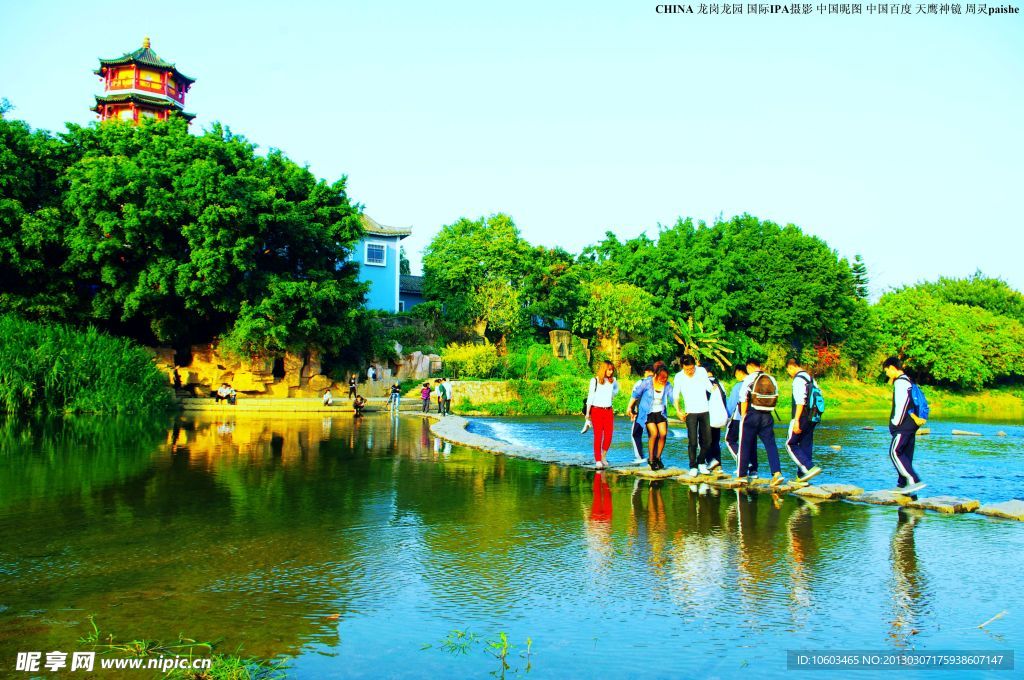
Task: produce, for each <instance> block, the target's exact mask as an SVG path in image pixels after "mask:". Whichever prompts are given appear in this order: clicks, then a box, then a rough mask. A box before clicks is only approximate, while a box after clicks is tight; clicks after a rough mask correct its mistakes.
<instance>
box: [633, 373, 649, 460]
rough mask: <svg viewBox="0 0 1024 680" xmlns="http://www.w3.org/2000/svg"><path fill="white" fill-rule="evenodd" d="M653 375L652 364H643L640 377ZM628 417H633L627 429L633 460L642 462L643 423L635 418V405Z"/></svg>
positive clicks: (645, 377)
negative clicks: (642, 374)
mask: <svg viewBox="0 0 1024 680" xmlns="http://www.w3.org/2000/svg"><path fill="white" fill-rule="evenodd" d="M653 375H654V364H648V365H647V366H644V377H643V378H642V379H641V382H642V381H643V380H647V379H648V378H650V377H651V376H653ZM628 415H629V416H630V418H632V419H633V426H632V427H630V429H629V439H630V441H632V442H633V462H634V463H642V462H644V460H645V459H644V426H643V423H638V422H637V421H636V419H635V416H636V406H635V405H634V406H633V410H632V411H630V412H629V413H628Z"/></svg>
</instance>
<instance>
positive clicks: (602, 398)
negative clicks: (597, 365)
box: [587, 378, 619, 408]
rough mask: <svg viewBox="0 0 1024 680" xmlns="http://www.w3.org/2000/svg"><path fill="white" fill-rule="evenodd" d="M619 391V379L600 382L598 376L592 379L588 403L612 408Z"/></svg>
mask: <svg viewBox="0 0 1024 680" xmlns="http://www.w3.org/2000/svg"><path fill="white" fill-rule="evenodd" d="M618 393H619V381H618V380H614V379H613V380H611V381H608V382H605V384H603V385H602V384H600V383H599V382H597V378H591V379H590V392H589V393H588V394H587V404H588V405H589V406H597V407H599V408H611V407H612V399H614V398H615V395H616V394H618Z"/></svg>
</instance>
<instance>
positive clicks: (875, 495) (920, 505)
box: [429, 414, 1024, 521]
mask: <svg viewBox="0 0 1024 680" xmlns="http://www.w3.org/2000/svg"><path fill="white" fill-rule="evenodd" d="M429 417H430V418H431V419H432V420H434V422H433V423H432V424H431V426H430V431H431V432H432V433H433V434H434V435H435V436H437V437H440V438H441V439H444V440H446V441H449V442H452V443H453V444H461V445H463V446H469V447H472V448H474V449H479V450H481V451H487V452H490V453H495V454H501V455H503V456H512V457H515V458H525V459H528V460H536V461H541V462H544V463H553V464H555V465H565V466H576V467H584V468H589V469H594V464H593V460H592V458H591V456H589V455H584V454H567V453H565V452H562V451H556V450H554V449H544V448H533V447H524V446H519V445H514V444H509V443H508V442H503V441H499V440H497V439H492V438H490V437H485V436H483V435H479V434H474V433H472V432H469V431H467V429H466V428H467V427H468V426H469V423H470V421H469V420H467V419H466V418H462V417H460V416H455V415H451V416H445V417H443V418H441V417H438V416H437V415H436V414H433V415H430V416H429ZM606 472H608V473H609V474H612V475H629V476H635V477H642V478H644V479H676V480H678V481H679V482H682V483H683V484H708V485H710V486H714V487H718V488H721V489H737V488H745V489H747V490H750V491H755V492H767V493H774V494H780V495H781V494H792V495H795V496H800V497H801V498H804V499H805V500H807V501H810V502H820V501H831V500H847V501H852V502H855V503H868V504H872V505H895V506H900V507H909V508H917V509H920V510H931V511H934V512H939V513H943V514H960V513H978V514H982V515H987V516H990V517H1000V518H1004V519H1012V520H1017V521H1024V501H1019V500H1010V501H1005V502H1003V503H995V504H990V505H984V506H983V505H981V504H980V503H979V502H978V501H976V500H973V499H968V498H957V497H952V496H933V497H929V498H918V497H916V496H904V495H901V494H896V493H892V492H890V491H867V492H865V490H864V489H862V488H860V487H858V486H854V485H852V484H821V485H808V484H793V483H790V484H780V485H778V486H776V487H771V486H770V485H769V483H768V480H767V479H763V478H762V479H755V480H753V481H752V482H751V483H750V484H747V483H746V482H745V481H741V480H738V479H736V478H734V477H732V476H731V475H727V474H725V473H721V472H719V474H715V475H698V476H697V477H690V476H689V474H688V471H687V470H683V469H682V468H665V469H664V470H657V471H654V470H651V469H650V468H649V467H648V466H647V465H646V464H635V463H634V464H627V465H615V466H612V467H610V468H608V469H607V470H606Z"/></svg>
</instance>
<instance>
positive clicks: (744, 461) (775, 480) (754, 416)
mask: <svg viewBox="0 0 1024 680" xmlns="http://www.w3.org/2000/svg"><path fill="white" fill-rule="evenodd" d="M747 373H749V375H748V376H747V379H746V380H744V381H743V387H741V388H740V395H739V396H740V413H741V414H742V416H743V420H742V421H741V422H740V459H739V464H738V466H737V468H736V476H737V477H742V476H743V475H742V474H741V473H742V472H743V471H744V470H746V469H749V467H751V466H756V465H757V462H756V461H757V440H758V439H760V440H761V443H762V444H764V450H765V453H767V454H768V467H769V468H770V469H771V471H772V480H771V484H772V486H775V485H777V484H781V483H782V482H783V481H784V480H783V478H782V466H781V465H780V464H779V447H778V445H776V443H775V430H774V425H775V420H774V417H773V416H772V411H773V410H774V407H775V402H777V401H778V396H779V395H778V386H777V385H776V386H775V388H774V390H775V395H774V400H772V399H768V400H765V399H764V398H762V396H761V394H764V392H763V391H759V390H758V389H757V383H758V381H759V380H760V379H761V378H762V377H764V378H770V376H768V374H767V373H765V372H764V369H763V368H762V365H761V361H760V360H759V359H750V360H749V361H747ZM772 382H774V380H772ZM766 401H770V402H771V403H770V405H769V404H768V403H766Z"/></svg>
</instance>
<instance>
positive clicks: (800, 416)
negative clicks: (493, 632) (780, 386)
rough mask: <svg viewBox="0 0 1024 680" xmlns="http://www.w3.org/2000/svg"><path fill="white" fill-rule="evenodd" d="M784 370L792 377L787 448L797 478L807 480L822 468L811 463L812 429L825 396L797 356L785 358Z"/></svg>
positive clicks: (822, 409)
mask: <svg viewBox="0 0 1024 680" xmlns="http://www.w3.org/2000/svg"><path fill="white" fill-rule="evenodd" d="M786 373H787V374H788V375H789V377H790V378H792V379H793V408H792V413H791V415H790V418H791V420H790V421H789V432H788V434H787V436H786V451H787V452H789V457H790V458H792V459H793V462H794V463H796V469H797V480H799V481H801V482H806V481H807V480H809V479H811V478H812V477H814V476H816V475H818V474H820V473H821V468H820V467H818V466H817V465H815V464H814V462H813V455H814V428H815V427H816V426H817V425H818V422H819V421H820V420H821V414H822V413H823V412H824V410H825V409H824V404H825V398H824V396H823V395H822V392H821V388H819V387H818V383H817V382H816V381H815V380H814V378H812V377H811V374H810V373H808V372H807V371H806V370H805V369H804V367H803V366H801V365H800V362H798V361H797V360H796V359H794V358H790V359H789V360H788V361H786Z"/></svg>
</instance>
